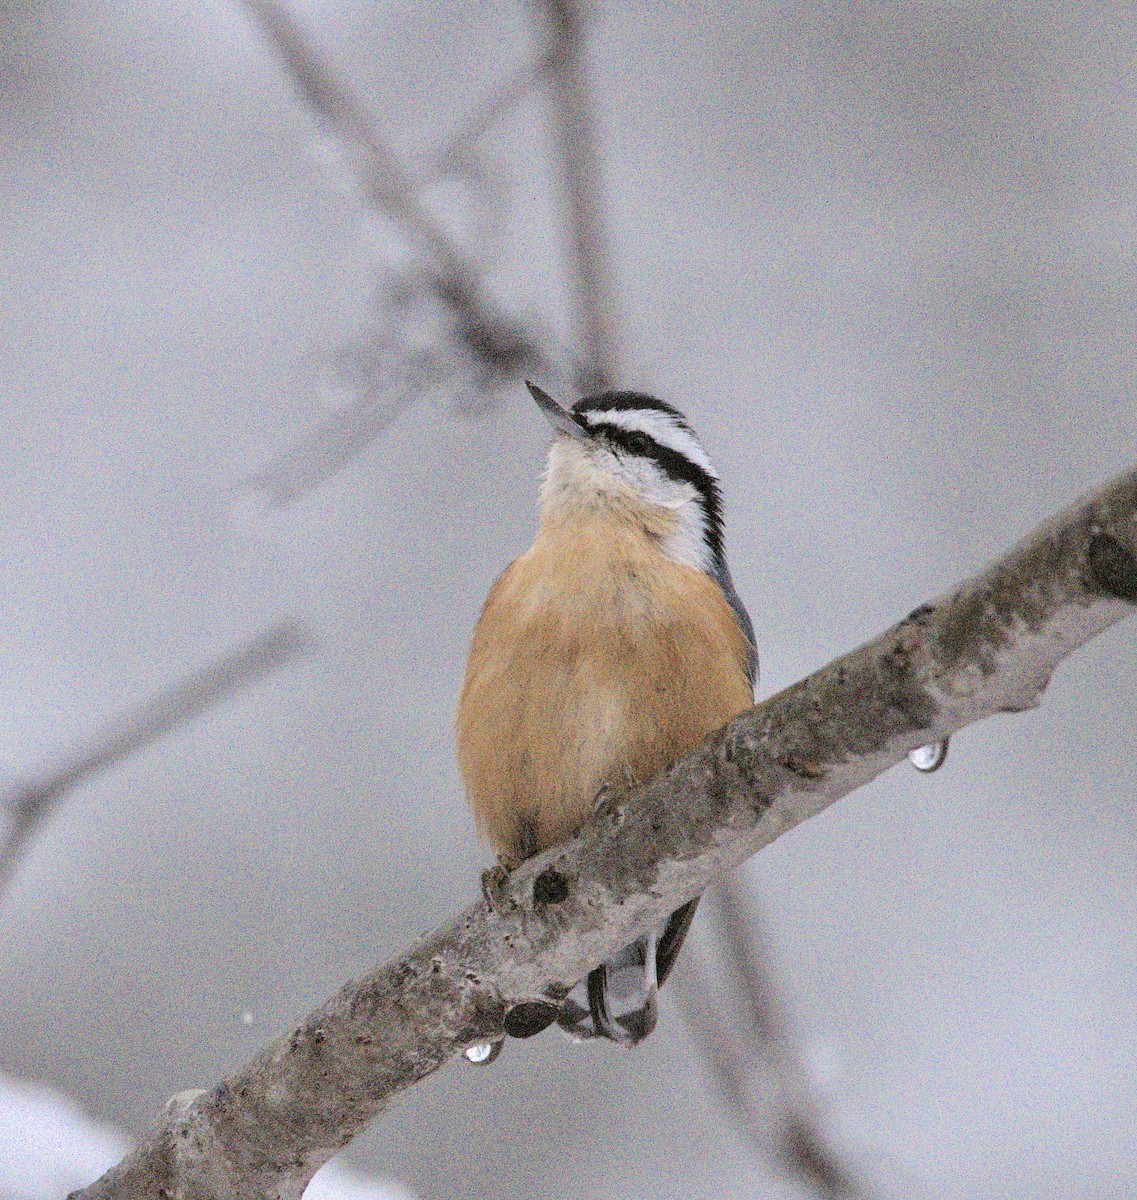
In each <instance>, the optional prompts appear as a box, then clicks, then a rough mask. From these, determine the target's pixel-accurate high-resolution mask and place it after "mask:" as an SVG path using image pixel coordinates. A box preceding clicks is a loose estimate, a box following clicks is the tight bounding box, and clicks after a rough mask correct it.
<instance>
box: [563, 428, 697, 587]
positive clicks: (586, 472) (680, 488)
mask: <svg viewBox="0 0 1137 1200" xmlns="http://www.w3.org/2000/svg"><path fill="white" fill-rule="evenodd" d="M615 508H620V509H624V510H625V511H635V510H637V509H638V510H641V511H643V512H644V513H645V516H646V517H647V518H648V519H647V520H645V522H644V524H645V527H649V525H650V517H651V514H652V512H653V510H656V511H657V512H658V515H659V516H660V517H661V518H663V519H662V520H661V521H659V527H660V528H661V529H666V530H667V532H666V533H664V534H662V535H661V536H659V537H658V539H657V540H658V544H659V548H660V550H661V551H662V552H663V553H664V554H665V555H666V556H667V557H668V558H670V559H671V560H672V561H673V562H677V563H683V564H684V565H685V566H688V567H693V568H694V569H695V570H697V571H703V572H704V573H706V574H708V575H710V574H714V561H713V558H712V555H711V551H710V547H709V546H708V544H707V533H708V530H707V517H706V513H705V512H704V510H703V505H702V500H701V497H700V494H699V491H698V489H697V488H695V487H694V486H693V485H692V484H689V483H683V482H677V481H676V480H674V479H671V478H669V477H668V476H667V475H665V474H664V473H663V472H662V471H661V470H660V469H659V468H658V467H657V466H656V465H655V464H654V463H652V462H649V461H647V460H645V459H641V458H631V459H628V458H625V457H623V456H619V455H616V454H614V453H612V451H611V450H609V449H607V448H606V447H604V446H603V445H600V444H598V443H593V442H579V441H574V440H573V439H572V438H569V437H564V436H561V437H558V438H557V439H556V441H554V442H553V444H552V446H551V447H550V449H549V458H548V464H547V466H546V468H545V476H544V479H543V481H542V484H541V517H542V521H543V522H546V523H548V522H562V521H571V520H573V519H574V518H576V517H587V516H596V515H597V514H598V513H601V512H603V511H604V510H605V509H615Z"/></svg>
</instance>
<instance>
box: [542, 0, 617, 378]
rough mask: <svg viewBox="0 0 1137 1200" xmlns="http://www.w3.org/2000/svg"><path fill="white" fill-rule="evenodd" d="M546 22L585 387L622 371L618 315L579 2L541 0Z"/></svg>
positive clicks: (577, 0) (553, 104) (556, 136)
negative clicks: (545, 13)
mask: <svg viewBox="0 0 1137 1200" xmlns="http://www.w3.org/2000/svg"><path fill="white" fill-rule="evenodd" d="M544 7H545V10H546V12H547V14H548V22H549V44H550V47H549V55H550V58H551V61H552V69H551V71H550V74H549V94H550V98H551V100H552V110H553V124H554V138H553V141H554V146H555V149H556V151H557V153H558V155H559V157H560V160H561V179H562V185H563V188H564V193H565V201H566V204H567V207H568V216H569V219H568V222H567V224H568V234H569V240H570V259H571V268H572V277H573V283H574V291H575V293H576V306H577V310H578V323H579V328H580V335H581V340H582V343H583V352H584V362H583V369H582V372H581V375H580V377H579V378H578V379H577V387H578V388H579V389H580V390H581V391H582V392H591V391H603V390H604V389H605V388H610V387H614V386H616V384H617V382H618V381H619V379H620V375H621V365H620V357H621V356H620V339H619V335H618V332H617V331H618V329H619V318H618V315H617V314H618V311H619V309H618V305H617V301H616V287H615V282H614V279H613V274H612V269H611V255H610V254H609V252H608V240H607V236H606V233H605V228H604V213H603V207H602V201H601V196H602V195H603V184H602V180H601V173H600V163H599V159H598V157H597V154H596V144H595V136H594V133H593V129H592V117H591V112H590V109H589V92H588V79H587V77H586V76H585V73H584V61H583V58H584V20H583V17H582V13H581V4H580V3H579V0H545V3H544Z"/></svg>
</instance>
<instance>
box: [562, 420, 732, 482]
mask: <svg viewBox="0 0 1137 1200" xmlns="http://www.w3.org/2000/svg"><path fill="white" fill-rule="evenodd" d="M584 419H585V420H586V421H587V422H588V424H589V426H590V427H592V428H596V427H597V426H599V425H615V426H616V428H618V429H626V430H627V431H628V432H629V433H646V434H647V435H648V437H650V438H652V439H653V440H654V441H657V442H658V443H659V444H660V445H661V446H666V447H667V449H668V450H674V451H676V452H677V453H679V454H682V455H683V457H684V458H688V459H690V460H691V462H693V463H694V464H695V465H696V466H698V467H702V468H703V470H704V471H706V473H707V474H708V475H709V476H710V477H711V478H712V479H718V472H717V471H716V470H715V469H714V467H712V466H711V460H710V459H709V458H708V457H707V452H706V451H705V450H704V449H703V447H702V446H700V445H699V443H698V441H697V440H696V438H695V435H694V434H693V433H691V431H690V430H688V429H683V428H682V427H681V426H679V425H677V424H676V422H675V418H674V417H669V416H668V415H667V413H661V412H657V411H656V410H655V409H652V408H633V409H622V410H621V409H614V410H610V411H607V412H587V411H586V412H585V413H584Z"/></svg>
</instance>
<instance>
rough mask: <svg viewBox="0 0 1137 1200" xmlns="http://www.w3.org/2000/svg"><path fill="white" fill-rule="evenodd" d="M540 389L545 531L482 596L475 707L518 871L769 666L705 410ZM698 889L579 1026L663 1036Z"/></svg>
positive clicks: (487, 791)
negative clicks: (701, 427) (760, 651)
mask: <svg viewBox="0 0 1137 1200" xmlns="http://www.w3.org/2000/svg"><path fill="white" fill-rule="evenodd" d="M527 386H528V388H529V391H530V392H531V394H532V396H533V398H534V399H535V400H536V402H537V405H538V406H539V408H540V409H541V411H542V412H543V413H544V415H545V416H546V417H547V418H548V420H549V422H550V424H551V425H552V427H553V430H554V437H553V442H552V445H551V446H550V448H549V452H548V460H547V464H546V468H545V473H544V479H543V482H542V485H541V490H540V520H539V525H538V530H537V534H536V537H535V539H534V541H533V544H532V546H531V547H530V548H529V549H528V550H527V551H526V552H525V553H524V554H522V555H521V556H520V557H519V558H518V559H516V560H515V561H514V562H513V563H512V564H511V565H510V566H508V567H507V568H506V569H505V570H504V571H503V572H502V574H501V575H500V576H499V577H498V579H497V581H496V582H495V583H494V584H493V586H492V587H491V589H490V592H489V595H488V596H487V598H486V601H485V604H484V605H483V607H482V610H481V615H480V616H479V618H478V621H477V624H476V626H475V629H474V632H473V637H472V641H471V645H470V651H469V657H468V660H467V664H466V672H465V678H464V681H463V685H462V690H461V694H460V697H459V702H458V710H457V717H456V722H455V725H456V735H457V749H458V765H459V770H460V774H461V776H462V780H463V783H464V786H465V791H466V797H467V800H468V802H469V804H470V807H471V809H472V810H473V814H474V817H475V818H476V822H477V825H478V828H479V830H480V832H481V834H482V835H483V836H484V838H485V839H486V840H487V841H488V842H489V844H490V846H491V847H492V849H493V850H495V851H496V853H497V855H498V858H499V862H500V865H501V867H502V868H504V869H506V870H512V869H513V868H514V867H516V866H517V865H518V864H519V863H521V862H523V861H524V860H525V859H527V858H529V857H530V856H531V855H533V854H536V853H538V852H540V851H541V850H544V849H546V848H548V847H549V846H552V845H554V844H556V843H557V842H559V841H562V840H564V839H565V838H567V837H568V836H570V835H571V834H572V833H573V832H574V831H575V830H576V829H577V828H578V827H579V826H580V825H581V824H582V823H583V822H584V821H586V820H587V819H588V817H589V816H590V814H591V813H592V812H593V811H594V808H595V806H596V803H597V801H598V798H602V797H603V796H604V795H605V794H610V793H611V792H612V790H613V789H616V790H620V789H628V788H630V787H632V786H634V785H635V784H637V783H640V782H644V781H646V780H648V779H650V778H652V776H654V775H656V774H658V773H659V772H660V771H662V770H663V769H664V768H666V767H667V766H668V765H669V764H670V763H672V762H674V761H675V760H676V759H678V758H680V757H682V756H683V755H684V754H686V753H688V752H690V751H691V750H693V749H694V748H695V747H696V746H698V745H699V744H700V743H701V742H702V741H703V740H704V738H705V737H706V736H707V735H708V734H710V733H711V732H712V731H713V730H716V729H719V728H721V727H722V726H723V725H725V724H726V723H727V722H728V721H730V720H731V719H732V718H733V717H735V716H737V715H738V714H739V713H741V712H744V711H745V710H746V709H748V708H750V707H751V706H752V705H753V703H754V688H755V685H756V683H757V678H758V655H757V650H756V647H755V641H754V628H753V625H752V623H751V620H750V616H749V614H748V613H747V611H746V608H745V606H744V605H743V603H742V601H741V600H740V598H739V596H738V592H737V591H736V590H735V587H734V582H733V580H732V579H731V574H730V569H729V567H728V566H727V560H726V552H725V548H724V543H723V502H722V493H721V488H720V484H719V476H718V474H717V473H716V471H715V469H714V467H712V465H711V462H710V459H709V458H708V456H707V453H706V451H705V450H704V449H703V447H702V445H701V444H700V442H699V440H698V438H697V437H696V436H695V433H694V431H693V430H692V428H691V426H690V424H689V423H688V421H687V418H686V417H685V416H684V415H683V414H682V413H681V412H680V411H679V410H678V409H677V408H674V407H673V406H672V405H670V404H668V403H667V402H665V401H663V400H659V399H656V398H655V397H654V396H651V395H647V394H645V393H641V392H633V391H606V392H603V393H601V394H598V395H594V396H586V397H584V398H583V399H581V400H578V401H577V402H576V403H575V404H573V405H572V407H571V408H565V407H564V406H562V405H561V404H560V403H558V402H557V401H556V400H554V399H553V397H552V396H550V395H549V394H548V393H547V392H545V391H543V390H542V389H541V388H539V387H537V386H536V385H535V384H532V383H527ZM697 903H698V898H697V897H696V899H695V900H693V901H691V902H689V903H688V904H685V905H684V906H683V907H682V908H680V909H678V910H677V911H676V912H674V913H673V914H671V916H670V918H669V919H668V921H667V922H666V924H665V925H663V926H662V927H661V928H659V929H657V930H655V931H652V932H650V933H647V934H645V935H643V936H642V937H640V938H638V939H637V940H636V941H635V942H634V943H633V944H632V945H631V946H628V947H627V948H626V949H624V950H623V951H621V952H620V953H618V954H616V955H614V956H613V957H612V958H611V959H609V960H608V961H607V962H605V963H603V964H602V965H600V966H599V967H597V968H596V969H594V970H593V971H592V972H590V974H589V975H588V976H587V978H586V979H585V980H582V981H581V982H580V983H578V984H576V985H575V986H574V987H573V988H572V989H571V991H570V992H569V993H568V996H567V997H566V999H565V1000H564V1002H563V1005H562V1006H561V1007H560V1010H559V1013H558V1015H557V1016H556V1018H555V1019H556V1020H557V1022H558V1024H559V1025H560V1027H561V1029H562V1030H563V1031H564V1032H565V1033H566V1034H568V1035H569V1036H570V1038H572V1039H573V1040H586V1039H588V1038H595V1037H602V1038H607V1039H609V1040H610V1041H613V1042H616V1043H620V1044H623V1045H635V1044H637V1043H638V1042H640V1041H642V1040H643V1039H644V1038H645V1037H646V1036H647V1035H648V1034H649V1033H651V1032H652V1030H653V1029H654V1028H655V1025H656V1020H657V1000H656V992H657V989H658V987H659V986H660V985H661V984H662V983H663V981H664V980H665V979H666V978H667V975H668V973H669V972H670V970H671V968H672V966H673V964H674V962H675V959H676V956H677V955H678V953H679V949H680V947H681V946H682V944H683V939H684V937H685V936H686V933H687V930H688V928H689V926H690V924H691V919H692V917H693V916H694V912H695V906H696V905H697ZM549 1023H551V1020H550V1021H549ZM483 1049H484V1052H483V1053H481V1054H480V1056H478V1057H475V1055H473V1054H468V1057H470V1058H471V1060H472V1061H489V1059H487V1057H486V1055H487V1054H488V1046H487V1047H484V1048H483ZM497 1049H500V1045H499V1046H498V1047H497ZM493 1057H496V1049H495V1051H494V1054H493Z"/></svg>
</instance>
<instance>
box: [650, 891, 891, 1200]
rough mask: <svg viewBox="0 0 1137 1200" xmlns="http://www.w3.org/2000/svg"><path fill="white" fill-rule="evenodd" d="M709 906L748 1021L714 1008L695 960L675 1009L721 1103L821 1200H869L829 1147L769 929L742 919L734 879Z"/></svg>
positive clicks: (678, 984)
mask: <svg viewBox="0 0 1137 1200" xmlns="http://www.w3.org/2000/svg"><path fill="white" fill-rule="evenodd" d="M708 899H709V900H710V901H711V903H710V905H709V906H708V905H707V901H708ZM703 907H708V908H709V910H710V912H711V913H712V914H713V915H714V918H715V927H716V930H717V932H718V940H719V941H720V943H721V944H722V945H723V947H724V949H725V950H726V955H725V959H726V966H727V969H728V974H729V981H730V984H731V987H730V990H731V991H732V992H734V993H736V994H737V995H738V996H740V997H741V998H742V1000H743V1005H742V1007H743V1010H744V1012H743V1020H742V1022H741V1024H740V1025H737V1026H736V1025H734V1024H733V1023H732V1022H731V1021H730V1020H729V1018H728V1017H727V1016H725V1015H724V1013H723V1009H722V1008H721V1007H720V1006H719V1005H717V1004H716V1003H715V1002H714V1000H713V996H714V994H715V991H716V989H714V988H711V987H710V986H709V984H708V983H707V981H706V980H705V978H704V977H703V973H702V971H701V970H700V969H699V968H698V967H697V966H695V964H694V963H693V962H692V961H691V960H690V959H689V958H687V957H685V958H684V962H683V969H682V970H681V971H677V972H675V976H674V984H673V985H672V986H673V989H674V990H673V991H672V1000H674V1001H675V1003H676V1006H677V1007H678V1009H679V1011H680V1013H681V1015H682V1017H683V1022H684V1024H685V1025H686V1026H687V1029H688V1032H689V1033H690V1035H691V1038H692V1040H693V1041H694V1043H695V1046H696V1048H697V1049H698V1051H699V1053H700V1055H701V1056H702V1058H703V1059H704V1061H705V1062H706V1064H707V1067H708V1070H709V1073H710V1076H711V1080H712V1082H713V1084H714V1087H715V1089H716V1090H717V1091H718V1093H719V1097H720V1099H721V1100H722V1102H723V1104H724V1105H725V1106H726V1108H727V1110H728V1111H729V1113H730V1115H731V1117H732V1118H733V1120H734V1123H735V1125H736V1126H737V1128H738V1130H739V1132H740V1133H741V1134H742V1135H743V1136H744V1137H745V1138H746V1139H747V1140H748V1141H749V1142H750V1144H751V1145H752V1146H753V1148H754V1149H755V1150H756V1151H757V1152H758V1153H759V1154H761V1155H762V1156H763V1157H765V1158H768V1159H771V1160H772V1161H774V1162H775V1163H777V1164H779V1165H780V1166H781V1167H782V1168H783V1169H785V1170H787V1171H788V1172H789V1173H790V1174H791V1175H792V1176H794V1177H795V1178H796V1179H797V1180H798V1181H799V1182H801V1183H804V1184H805V1185H807V1186H808V1187H809V1188H811V1190H812V1191H813V1192H814V1193H815V1194H817V1195H819V1196H823V1197H826V1200H865V1198H866V1197H867V1193H866V1191H865V1189H864V1188H863V1187H862V1185H861V1184H860V1183H858V1182H857V1181H856V1180H855V1179H854V1178H853V1176H852V1174H851V1173H850V1172H849V1171H848V1170H846V1168H845V1167H844V1166H842V1164H841V1162H840V1158H839V1156H838V1154H837V1152H836V1150H835V1149H833V1147H832V1146H830V1145H829V1144H828V1140H827V1137H826V1134H825V1131H824V1129H823V1127H822V1125H821V1122H820V1120H819V1119H818V1115H817V1111H816V1106H815V1105H814V1104H813V1103H812V1102H811V1096H810V1093H811V1090H812V1089H811V1085H810V1081H809V1079H808V1077H807V1075H806V1073H805V1070H804V1068H803V1066H802V1062H801V1057H800V1054H799V1052H798V1049H797V1046H796V1044H795V1040H794V1037H793V1033H792V1030H791V1029H790V1023H789V1020H788V1018H787V1017H786V1014H785V1012H784V1010H783V1008H782V1005H781V1002H780V1000H779V997H778V988H777V984H776V982H775V972H774V968H773V964H772V963H771V962H770V959H769V954H768V952H767V949H766V946H765V943H764V939H763V937H762V930H761V926H760V924H759V923H758V922H757V919H756V916H755V915H754V914H747V913H745V912H744V900H743V898H742V897H741V896H740V895H739V888H738V885H737V883H736V881H735V880H734V878H733V877H732V876H729V875H728V876H725V877H724V878H723V879H721V880H720V881H719V883H718V884H717V885H716V886H715V887H713V888H711V889H709V891H708V894H707V895H706V896H704V898H703Z"/></svg>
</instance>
